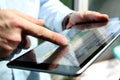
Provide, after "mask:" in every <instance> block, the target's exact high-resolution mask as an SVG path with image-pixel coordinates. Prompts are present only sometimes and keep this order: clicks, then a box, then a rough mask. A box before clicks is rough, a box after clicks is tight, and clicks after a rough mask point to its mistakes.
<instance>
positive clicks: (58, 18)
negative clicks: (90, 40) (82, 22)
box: [39, 0, 73, 32]
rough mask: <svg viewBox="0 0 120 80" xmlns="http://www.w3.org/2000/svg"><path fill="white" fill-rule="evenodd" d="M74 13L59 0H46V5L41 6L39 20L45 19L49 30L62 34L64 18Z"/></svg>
mask: <svg viewBox="0 0 120 80" xmlns="http://www.w3.org/2000/svg"><path fill="white" fill-rule="evenodd" d="M72 12H73V11H72V10H71V9H69V8H68V7H66V6H65V5H64V4H63V3H61V2H60V1H59V0H46V1H45V2H44V4H41V7H40V12H39V19H44V20H45V25H46V26H47V27H48V28H49V29H51V30H53V31H55V32H61V31H62V21H63V19H64V17H65V16H66V15H68V14H70V13H72Z"/></svg>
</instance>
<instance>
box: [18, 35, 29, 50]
mask: <svg viewBox="0 0 120 80" xmlns="http://www.w3.org/2000/svg"><path fill="white" fill-rule="evenodd" d="M30 45H31V42H30V40H29V38H28V37H27V36H26V35H22V41H21V43H20V44H19V45H18V48H19V49H28V48H29V47H30Z"/></svg>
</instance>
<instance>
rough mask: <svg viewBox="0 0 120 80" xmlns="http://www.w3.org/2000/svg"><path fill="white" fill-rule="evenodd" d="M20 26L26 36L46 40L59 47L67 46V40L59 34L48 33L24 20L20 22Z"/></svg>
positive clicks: (46, 30) (44, 29) (48, 31)
mask: <svg viewBox="0 0 120 80" xmlns="http://www.w3.org/2000/svg"><path fill="white" fill-rule="evenodd" d="M21 24H22V25H21V28H23V30H24V32H25V33H27V34H28V35H32V36H34V37H37V38H41V39H44V40H48V41H50V42H53V43H55V44H58V45H61V46H64V45H67V39H66V38H65V37H64V36H62V35H61V34H59V33H56V32H53V31H50V30H48V29H46V28H44V27H42V26H39V25H36V24H33V23H31V22H29V21H26V20H21Z"/></svg>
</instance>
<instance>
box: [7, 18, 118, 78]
mask: <svg viewBox="0 0 120 80" xmlns="http://www.w3.org/2000/svg"><path fill="white" fill-rule="evenodd" d="M103 24H104V22H102V23H89V24H80V25H79V26H78V27H74V28H71V29H68V30H65V31H63V32H62V34H63V35H64V36H65V37H66V38H67V39H68V41H69V44H68V45H67V46H58V45H56V44H53V43H51V42H48V41H44V42H43V43H42V44H40V45H38V46H37V47H36V48H35V49H32V50H30V51H28V52H27V53H25V54H24V55H22V56H20V57H18V58H16V59H15V60H12V61H10V62H9V63H8V64H7V66H8V67H9V68H17V69H23V70H30V71H31V70H32V71H38V72H45V73H52V74H59V75H65V76H78V75H80V74H81V73H83V72H84V71H85V70H86V69H87V68H88V67H89V66H90V65H91V64H92V63H93V62H94V61H95V60H96V59H97V58H98V57H99V56H100V55H101V54H103V53H104V51H105V50H106V49H107V48H108V47H109V46H111V45H112V44H114V42H115V41H120V37H119V36H120V34H119V33H120V18H112V19H110V22H109V23H108V24H107V25H106V26H102V25H103ZM99 26H101V27H99ZM90 27H92V28H91V29H88V28H90Z"/></svg>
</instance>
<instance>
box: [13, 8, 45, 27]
mask: <svg viewBox="0 0 120 80" xmlns="http://www.w3.org/2000/svg"><path fill="white" fill-rule="evenodd" d="M14 12H15V13H16V14H17V15H18V16H20V17H22V18H24V19H26V20H28V21H30V22H32V23H35V24H37V25H41V26H42V25H44V23H45V22H44V20H38V19H36V18H34V17H31V16H28V15H26V14H24V13H21V12H19V11H16V10H14Z"/></svg>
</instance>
